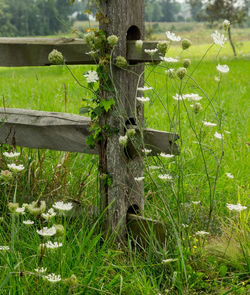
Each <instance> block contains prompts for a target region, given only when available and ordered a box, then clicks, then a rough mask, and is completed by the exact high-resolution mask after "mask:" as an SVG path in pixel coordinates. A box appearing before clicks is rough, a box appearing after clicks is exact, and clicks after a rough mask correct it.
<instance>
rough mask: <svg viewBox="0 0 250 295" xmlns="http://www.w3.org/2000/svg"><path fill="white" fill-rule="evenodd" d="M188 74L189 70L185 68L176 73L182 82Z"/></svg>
mask: <svg viewBox="0 0 250 295" xmlns="http://www.w3.org/2000/svg"><path fill="white" fill-rule="evenodd" d="M186 73H187V69H186V68H183V67H181V68H179V69H177V71H176V75H177V77H178V78H179V79H180V80H182V79H183V78H184V77H185V75H186Z"/></svg>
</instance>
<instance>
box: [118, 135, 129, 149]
mask: <svg viewBox="0 0 250 295" xmlns="http://www.w3.org/2000/svg"><path fill="white" fill-rule="evenodd" d="M127 143H128V136H127V135H124V136H120V137H119V144H120V145H121V146H126V145H127Z"/></svg>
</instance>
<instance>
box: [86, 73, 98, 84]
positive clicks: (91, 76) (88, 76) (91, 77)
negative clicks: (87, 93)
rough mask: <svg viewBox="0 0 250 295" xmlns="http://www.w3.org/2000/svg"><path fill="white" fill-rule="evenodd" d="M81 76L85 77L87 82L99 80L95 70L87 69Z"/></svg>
mask: <svg viewBox="0 0 250 295" xmlns="http://www.w3.org/2000/svg"><path fill="white" fill-rule="evenodd" d="M83 76H84V77H85V78H86V79H87V83H95V82H97V81H98V80H99V77H98V74H97V72H96V71H88V72H87V73H86V74H85V75H83Z"/></svg>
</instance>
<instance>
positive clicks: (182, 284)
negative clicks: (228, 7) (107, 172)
mask: <svg viewBox="0 0 250 295" xmlns="http://www.w3.org/2000/svg"><path fill="white" fill-rule="evenodd" d="M209 33H210V31H209V32H208V31H206V34H207V35H206V38H205V39H206V42H205V43H203V44H196V45H194V46H191V47H190V49H188V50H186V51H182V50H181V49H180V48H179V47H177V46H173V47H172V48H171V49H170V50H169V52H168V54H167V55H169V56H171V57H175V58H176V57H178V58H180V59H183V58H189V59H191V65H190V67H189V68H188V74H189V75H190V76H188V77H185V79H184V80H183V81H182V82H181V85H180V82H179V81H178V80H177V79H176V78H174V79H171V78H170V77H169V76H168V75H166V73H165V71H166V70H168V69H169V68H168V66H167V65H166V64H165V63H162V64H160V65H150V64H147V65H146V71H145V78H146V79H145V81H146V85H147V86H151V87H153V89H154V90H153V91H150V92H148V93H147V96H149V98H150V102H149V103H147V104H146V105H145V124H146V126H148V127H150V128H155V129H159V130H164V131H172V132H176V133H178V134H180V136H181V139H180V141H179V149H180V154H179V155H178V156H176V157H174V158H173V159H165V158H163V157H146V158H145V165H146V169H145V198H146V202H145V205H146V207H145V212H144V215H145V216H146V217H150V218H153V219H156V220H159V221H161V222H162V224H163V226H164V228H165V233H166V235H167V241H166V243H164V244H162V243H160V242H158V240H157V238H156V237H155V235H154V232H153V231H152V232H150V234H149V236H147V237H146V240H147V243H146V244H142V245H141V244H137V243H136V241H134V239H133V236H128V237H127V242H126V244H124V245H123V244H117V243H116V241H115V239H114V236H112V234H111V235H110V236H109V237H105V236H104V235H103V228H102V225H101V221H102V214H101V213H100V212H98V211H97V210H96V208H97V207H98V205H99V199H98V169H97V166H98V159H97V157H96V156H92V155H85V154H76V153H64V152H55V151H44V150H29V149H26V148H19V147H17V151H18V152H20V153H21V155H20V156H19V157H18V158H17V160H16V162H17V163H18V164H23V165H24V167H25V169H24V170H23V171H22V172H20V173H18V174H16V175H15V176H13V178H12V179H11V180H9V181H6V179H5V180H4V179H3V178H1V179H0V194H1V221H0V241H1V242H0V246H4V245H9V246H10V249H11V250H3V249H1V248H0V269H1V272H0V294H135V295H137V294H148V295H150V294H162V295H165V294H225V295H226V294H247V293H248V292H249V290H250V289H249V286H250V284H249V282H250V280H249V272H250V261H249V254H248V249H249V225H248V217H249V213H248V209H245V210H242V211H241V212H237V211H233V210H230V209H229V208H228V207H227V204H237V203H240V204H241V205H242V206H246V207H249V184H248V179H249V161H248V153H249V135H248V134H249V124H248V117H249V102H248V99H249V93H250V89H249V68H250V59H249V55H248V54H249V49H250V42H249V41H245V36H246V35H247V34H249V33H248V31H247V30H246V31H245V35H244V37H243V38H242V39H241V40H240V41H239V42H242V46H241V52H240V55H239V57H238V58H237V59H233V58H232V52H231V49H230V47H229V45H228V44H226V45H225V47H223V48H222V49H221V50H220V47H218V46H215V45H214V46H213V47H212V48H211V49H209V48H210V47H211V44H212V40H210V41H209V36H210V35H209ZM185 34H186V33H183V35H182V37H183V36H184V37H186V36H188V38H189V39H191V40H192V35H190V33H187V34H189V35H185ZM207 36H208V37H207ZM210 39H211V38H210ZM209 42H210V43H209ZM194 43H196V41H195V42H194ZM197 43H198V41H197ZM208 49H209V51H208V53H207V55H206V56H205V57H203V54H204V53H205V52H206V50H208ZM218 64H222V65H224V64H226V65H228V67H229V69H230V70H229V72H228V73H227V74H225V75H223V74H221V75H220V80H219V81H218V78H217V79H215V77H218V71H217V70H216V66H217V65H218ZM179 66H181V62H178V63H177V64H174V68H177V67H179ZM70 68H71V70H72V72H73V73H74V75H75V76H76V77H77V78H78V79H79V81H81V82H82V83H85V80H84V77H83V73H84V72H86V71H88V70H90V69H95V67H94V66H71V67H70ZM180 88H181V89H182V91H183V93H185V94H187V93H197V94H199V95H200V97H202V99H201V100H200V101H199V103H200V106H198V107H197V109H195V108H194V104H195V103H197V102H195V101H188V100H175V99H174V98H173V97H174V96H175V97H176V94H178V93H179V91H180ZM0 89H1V93H0V96H1V97H0V107H12V108H26V109H36V110H43V111H53V112H68V113H76V114H78V113H79V109H80V107H82V106H84V101H82V99H85V98H89V95H90V94H89V92H86V91H85V90H84V89H83V88H81V87H80V86H79V85H78V84H77V83H76V82H75V81H74V79H73V77H72V75H71V74H70V72H69V71H68V70H67V68H66V67H65V66H51V67H48V68H46V67H44V68H42V67H34V68H0ZM191 105H193V107H192V106H191ZM204 121H205V122H214V123H216V124H217V126H213V127H207V126H205V125H204ZM215 132H219V133H220V134H222V135H223V138H222V139H220V138H217V137H215V136H214V134H215ZM11 150H12V148H11V147H8V146H4V145H2V146H1V147H0V169H1V170H6V167H7V164H8V163H10V162H12V160H11V159H8V158H6V157H5V156H4V152H6V151H11ZM152 165H154V166H159V167H160V168H159V170H152V169H151V168H152V167H151V166H152ZM150 167H151V168H150ZM159 171H160V173H161V174H163V173H170V174H171V175H172V176H173V181H171V182H168V181H167V182H166V181H162V180H161V179H159V178H158V174H159ZM228 173H230V174H228ZM33 200H45V201H46V203H47V208H50V207H51V205H52V204H53V203H54V201H55V200H64V201H67V202H72V203H74V204H80V205H81V208H82V211H81V212H80V215H79V217H77V218H69V217H68V218H65V217H64V216H63V215H57V216H55V217H53V218H51V220H49V222H48V224H50V225H52V224H53V223H57V224H59V223H60V224H63V225H64V231H63V233H62V235H61V236H60V237H58V238H57V240H55V241H57V242H58V243H62V246H61V247H59V248H57V249H46V251H44V252H43V251H41V246H40V247H39V245H40V244H41V243H45V241H46V238H44V237H40V236H39V235H38V234H37V233H36V230H37V229H38V228H40V227H41V225H43V224H44V221H42V218H41V217H39V218H37V217H34V216H31V215H29V214H30V213H26V215H21V214H20V215H16V214H10V211H9V210H8V208H7V207H6V204H7V202H9V201H11V202H13V201H14V202H15V201H17V202H19V203H20V206H21V204H22V203H23V202H25V203H30V202H31V201H33ZM27 216H28V217H29V219H32V220H34V224H31V225H26V224H23V221H24V220H26V219H27V218H28V217H27ZM204 233H205V234H204ZM41 253H42V254H41ZM42 267H43V268H47V272H48V273H56V274H60V276H61V278H62V280H61V281H59V282H57V283H51V282H50V281H48V280H47V279H44V278H43V274H42V271H41V268H42ZM37 268H39V269H38V272H37V271H35V269H37Z"/></svg>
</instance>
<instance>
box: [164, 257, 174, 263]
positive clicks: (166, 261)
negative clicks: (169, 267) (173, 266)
mask: <svg viewBox="0 0 250 295" xmlns="http://www.w3.org/2000/svg"><path fill="white" fill-rule="evenodd" d="M174 261H177V259H173V258H169V259H164V260H162V263H170V262H174Z"/></svg>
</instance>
